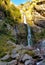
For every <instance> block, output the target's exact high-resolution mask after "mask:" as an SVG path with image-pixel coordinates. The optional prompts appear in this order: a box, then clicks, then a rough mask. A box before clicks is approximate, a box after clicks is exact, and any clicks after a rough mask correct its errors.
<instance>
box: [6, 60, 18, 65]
mask: <svg viewBox="0 0 45 65" xmlns="http://www.w3.org/2000/svg"><path fill="white" fill-rule="evenodd" d="M7 65H17V60H12V61H11V62H8V64H7Z"/></svg>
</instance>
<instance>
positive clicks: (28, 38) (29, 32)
mask: <svg viewBox="0 0 45 65" xmlns="http://www.w3.org/2000/svg"><path fill="white" fill-rule="evenodd" d="M24 24H27V22H26V16H25V15H24ZM27 28H28V35H27V41H28V46H29V47H30V46H31V30H30V26H29V25H28V24H27Z"/></svg>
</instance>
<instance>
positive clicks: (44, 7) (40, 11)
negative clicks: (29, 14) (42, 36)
mask: <svg viewBox="0 0 45 65" xmlns="http://www.w3.org/2000/svg"><path fill="white" fill-rule="evenodd" d="M33 17H34V23H35V24H36V25H38V26H40V27H45V1H44V0H39V1H38V2H37V3H36V5H35V6H34V12H33Z"/></svg>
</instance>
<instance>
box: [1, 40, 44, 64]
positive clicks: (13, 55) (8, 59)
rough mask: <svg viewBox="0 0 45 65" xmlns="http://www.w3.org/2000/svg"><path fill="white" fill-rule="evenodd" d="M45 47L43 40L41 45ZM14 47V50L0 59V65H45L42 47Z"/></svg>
mask: <svg viewBox="0 0 45 65" xmlns="http://www.w3.org/2000/svg"><path fill="white" fill-rule="evenodd" d="M42 43H43V45H45V40H43V41H42V42H41V45H42ZM12 45H14V48H13V49H12V50H11V51H10V52H9V51H8V52H7V54H6V55H5V56H3V57H1V58H0V65H45V50H44V48H45V47H43V45H42V46H39V47H41V50H40V48H39V47H37V48H34V47H28V46H26V47H25V46H23V45H16V44H14V43H12Z"/></svg>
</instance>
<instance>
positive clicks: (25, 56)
mask: <svg viewBox="0 0 45 65" xmlns="http://www.w3.org/2000/svg"><path fill="white" fill-rule="evenodd" d="M30 59H32V57H31V56H29V55H28V54H25V55H24V56H23V58H22V61H23V62H24V61H25V60H30Z"/></svg>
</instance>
